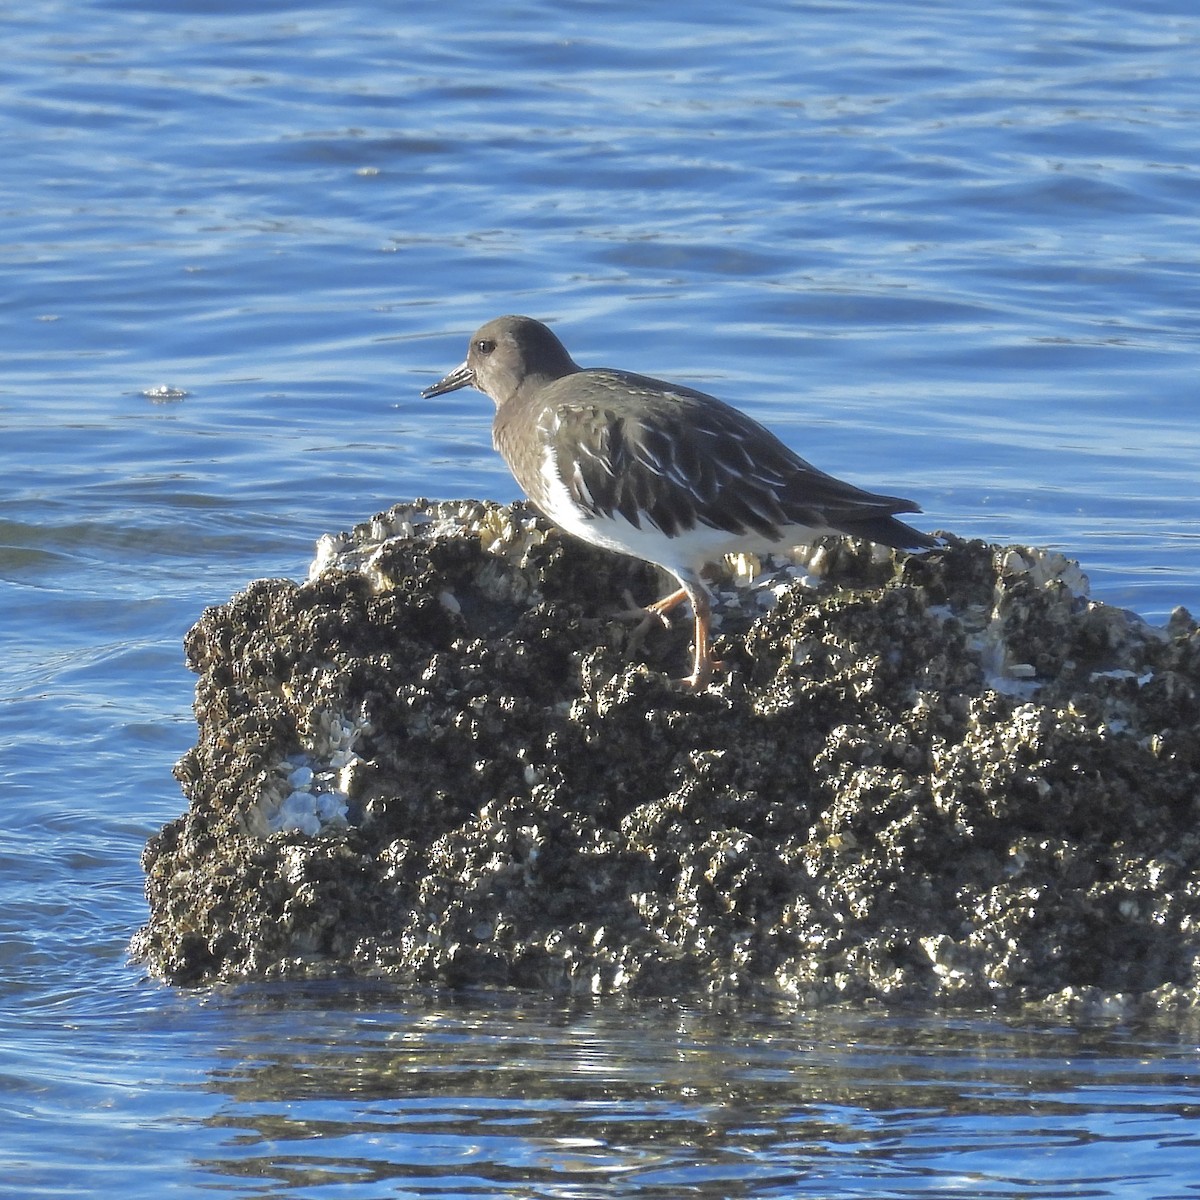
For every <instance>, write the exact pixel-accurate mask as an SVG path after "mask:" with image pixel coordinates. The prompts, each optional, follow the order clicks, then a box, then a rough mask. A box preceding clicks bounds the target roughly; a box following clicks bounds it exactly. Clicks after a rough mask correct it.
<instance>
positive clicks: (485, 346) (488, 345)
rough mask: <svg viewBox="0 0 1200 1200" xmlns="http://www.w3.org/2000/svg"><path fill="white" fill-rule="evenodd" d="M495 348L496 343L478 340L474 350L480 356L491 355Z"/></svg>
mask: <svg viewBox="0 0 1200 1200" xmlns="http://www.w3.org/2000/svg"><path fill="white" fill-rule="evenodd" d="M495 348H496V343H495V342H493V341H492V340H491V338H480V339H479V341H477V342H476V343H475V349H476V350H478V351H479V353H480V354H491V352H492V351H493V350H495Z"/></svg>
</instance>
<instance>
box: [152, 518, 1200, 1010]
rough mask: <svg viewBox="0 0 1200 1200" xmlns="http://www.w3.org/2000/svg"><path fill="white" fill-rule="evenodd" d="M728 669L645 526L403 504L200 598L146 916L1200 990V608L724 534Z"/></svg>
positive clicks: (303, 932)
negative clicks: (613, 533)
mask: <svg viewBox="0 0 1200 1200" xmlns="http://www.w3.org/2000/svg"><path fill="white" fill-rule="evenodd" d="M734 565H735V567H736V568H737V570H738V571H739V572H740V574H741V576H742V579H741V581H740V582H741V583H742V584H747V583H748V582H749V580H750V577H751V576H754V577H756V578H755V579H754V581H753V584H752V585H750V586H738V583H737V582H736V581H735V582H727V583H725V584H723V585H722V588H723V590H722V596H723V603H722V605H721V609H720V613H721V620H722V629H721V637H720V639H719V641H718V643H717V648H718V651H719V652H720V653H721V654H722V656H723V658H724V661H725V667H726V670H725V671H724V672H721V673H718V677H717V678H716V679H715V680H714V682H713V684H712V686H710V687H709V688H708V690H706V691H704V692H702V693H699V694H691V693H687V692H684V691H681V690H680V689H679V688H678V686H676V685H675V684H673V683H672V678H673V677H676V676H678V675H679V674H682V673H683V671H684V669H685V666H686V663H687V650H688V644H689V639H690V634H691V629H690V622H689V621H687V620H686V619H680V620H677V621H676V622H675V625H674V627H673V628H672V629H671V630H665V629H662V628H660V627H655V628H653V629H650V630H648V631H647V630H646V629H644V628H643V629H639V628H638V626H637V623H636V622H632V621H629V620H627V619H624V618H623V617H622V616H621V614H620V612H619V610H621V609H627V608H629V607H630V605H631V603H632V601H631V600H630V598H629V597H633V598H634V600H636V602H637V603H643V604H644V603H646V602H648V601H650V600H653V599H655V598H657V596H658V595H660V594H662V592H663V590H665V589H664V588H663V586H662V582H661V580H660V579H659V577H658V574H657V572H656V571H655V570H654V569H653V568H651V567H648V566H645V565H644V564H640V563H637V562H634V561H632V560H629V559H625V558H621V557H619V556H617V555H614V554H608V553H605V552H603V551H599V550H593V549H591V548H589V547H587V546H584V545H582V544H580V543H578V542H575V541H572V540H570V539H565V538H562V537H560V536H559V534H558V533H557V531H555V530H554V529H553V528H551V527H550V526H549V525H547V524H546V523H545V522H544V521H542V520H541V519H540V518H538V517H537V516H536V514H535V513H534V511H533V510H532V509H530V508H528V507H526V506H523V505H514V506H499V505H494V504H482V503H475V502H456V503H443V504H427V503H424V502H417V503H416V504H414V505H409V506H400V507H397V508H396V509H393V510H392V511H391V512H389V513H386V514H381V515H380V516H379V517H376V518H375V519H374V520H373V521H371V522H369V523H367V524H366V525H363V526H360V527H359V528H358V529H356V530H355V531H354V532H353V533H352V534H347V535H342V536H340V537H338V538H326V539H322V543H321V544H320V546H319V553H318V559H317V562H316V563H314V570H313V573H312V576H311V578H310V579H309V581H308V582H306V583H303V584H296V583H293V582H289V581H285V580H260V581H257V582H255V583H253V584H252V585H251V586H250V587H249V588H247V589H246V591H244V592H242V593H240V594H239V595H237V596H235V597H234V598H233V599H232V600H230V601H229V603H227V604H225V605H222V606H220V607H216V608H211V609H209V610H207V611H206V612H205V613H204V615H203V616H202V617H201V619H200V621H199V622H198V623H197V624H196V626H195V627H194V628H193V629H192V630H191V632H190V633H189V635H188V638H187V643H186V649H187V656H188V662H189V665H190V666H191V668H192V669H193V670H194V671H195V672H196V673H197V674H198V676H199V682H198V685H197V691H196V706H195V707H196V718H197V723H198V726H199V740H198V742H197V744H196V746H195V747H194V748H193V749H192V750H191V751H189V752H188V754H186V755H185V756H184V758H183V759H182V760H181V761H180V763H179V764H178V767H177V768H176V774H177V776H178V778H179V780H180V782H181V784H182V786H183V790H184V793H185V795H186V797H187V800H188V809H187V811H186V813H185V814H184V815H183V816H181V817H180V818H178V819H177V820H175V821H172V822H171V823H170V824H168V825H167V826H165V827H164V828H163V829H162V831H161V832H160V833H158V834H157V835H156V836H155V837H153V838H152V839H151V840H150V842H149V844H148V845H147V847H146V851H145V854H144V858H143V865H144V867H145V870H146V873H147V895H148V899H149V903H150V919H149V922H148V924H147V925H146V926H145V927H144V928H143V929H142V930H140V931H139V932H138V934H137V935H136V936H135V938H134V943H133V953H134V955H135V957H137V958H138V959H140V960H142V961H144V962H145V963H146V964H147V966H148V968H149V970H150V971H151V972H152V973H153V974H154V975H156V976H158V977H161V978H163V979H165V980H168V981H170V982H173V983H178V984H197V983H203V982H210V981H215V980H232V979H240V978H252V977H263V976H301V977H313V976H329V975H337V974H359V975H368V974H369V975H384V976H391V977H395V978H397V979H399V980H402V981H404V982H409V983H414V984H437V985H480V984H483V985H501V986H517V987H527V988H537V989H548V990H554V991H562V992H566V991H575V992H588V993H628V994H646V993H657V994H673V995H689V996H702V995H712V996H724V995H756V996H757V995H764V994H765V995H771V996H779V997H784V998H790V999H794V1000H796V1001H798V1002H800V1003H804V1004H811V1003H820V1002H826V1001H830V1000H839V999H847V1000H864V999H870V998H876V999H880V1000H884V1001H887V1002H893V1001H924V1002H927V1001H937V1002H948V1003H955V1004H958V1003H962V1004H978V1003H1036V1004H1041V1005H1046V1006H1049V1007H1052V1008H1077V1007H1091V1008H1104V1007H1106V1006H1107V1007H1113V1006H1120V1005H1122V1004H1137V1005H1140V1006H1142V1007H1155V1006H1157V1007H1160V1008H1166V1007H1180V1006H1185V1007H1192V1006H1195V1005H1196V1004H1197V999H1198V996H1200V991H1198V986H1197V981H1198V978H1200V977H1198V973H1197V968H1198V965H1200V829H1198V815H1200V739H1198V736H1197V735H1198V732H1200V729H1198V725H1200V699H1198V695H1200V633H1198V631H1197V626H1196V624H1195V623H1194V622H1193V621H1192V620H1191V618H1190V617H1189V616H1188V614H1187V613H1186V612H1184V611H1183V610H1177V612H1176V613H1175V615H1174V616H1173V617H1172V620H1171V622H1170V623H1169V625H1168V626H1167V628H1166V629H1155V628H1151V627H1149V626H1147V625H1146V624H1144V623H1143V622H1141V621H1140V620H1139V619H1138V618H1136V617H1135V616H1133V615H1132V614H1129V613H1126V612H1124V611H1122V610H1119V609H1114V608H1111V607H1107V606H1105V605H1103V604H1099V603H1095V602H1092V601H1089V600H1088V599H1087V598H1086V580H1085V579H1084V577H1083V576H1082V574H1081V573H1080V572H1079V569H1078V567H1077V566H1076V565H1075V564H1074V563H1072V562H1070V561H1069V560H1067V559H1065V558H1063V557H1062V556H1061V555H1058V554H1056V553H1053V552H1050V551H1044V550H1033V549H1027V548H1021V547H995V546H988V545H985V544H984V543H982V542H962V541H959V540H957V539H954V538H947V545H946V546H945V547H944V548H943V549H939V550H936V551H933V552H929V553H927V554H924V555H921V556H913V555H905V554H897V553H894V552H891V551H884V550H881V549H880V548H878V547H873V546H870V545H865V544H862V543H855V542H851V541H848V540H837V539H833V540H828V541H825V542H823V543H821V544H820V545H818V546H816V547H813V548H810V549H808V550H807V551H805V552H803V557H802V558H801V559H800V561H799V565H798V566H797V565H793V564H790V563H784V564H773V565H772V564H768V565H767V566H766V567H763V565H762V564H759V563H756V562H753V561H741V562H739V563H737V564H734Z"/></svg>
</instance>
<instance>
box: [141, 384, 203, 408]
mask: <svg viewBox="0 0 1200 1200" xmlns="http://www.w3.org/2000/svg"><path fill="white" fill-rule="evenodd" d="M190 395H191V393H190V392H188V391H185V390H184V389H183V388H177V387H171V385H170V384H167V383H160V384H159V385H158V387H152V388H145V389H144V390H143V391H142V396H143V397H144V398H145V399H147V400H152V401H153V402H154V403H155V404H171V403H173V402H175V401H177V400H184V399H186V398H187V397H188V396H190Z"/></svg>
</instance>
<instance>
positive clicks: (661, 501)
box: [542, 371, 919, 539]
mask: <svg viewBox="0 0 1200 1200" xmlns="http://www.w3.org/2000/svg"><path fill="white" fill-rule="evenodd" d="M582 374H584V375H591V376H593V377H599V378H595V383H596V385H597V386H595V387H594V388H592V389H591V392H592V397H594V399H593V398H592V397H589V396H588V395H587V393H586V392H584V393H583V394H581V393H580V386H579V385H580V382H581V381H580V376H578V375H576V376H574V377H573V378H574V399H573V400H572V401H570V402H568V403H558V404H555V405H553V406H550V407H548V408H547V409H546V410H545V412H544V415H543V422H544V424H543V428H542V432H543V435H544V436H546V437H548V439H549V441H550V443H551V444H552V446H553V454H554V459H555V463H556V467H557V471H558V474H559V476H560V478H561V479H562V481H563V483H564V484H565V486H566V487H567V489H568V491H569V492H570V495H571V497H572V499H573V500H574V501H575V502H576V503H577V504H579V505H580V506H581V507H582V508H583V509H584V510H585V511H587V512H589V513H591V514H593V515H595V516H600V515H603V516H606V517H612V516H614V515H617V514H619V515H620V516H622V517H624V518H625V519H626V520H627V521H629V522H630V523H631V524H633V525H635V526H639V527H640V526H641V524H642V523H643V522H649V523H650V524H651V525H654V526H657V527H658V528H659V529H661V530H662V531H663V532H664V533H666V534H668V535H673V534H675V533H678V532H680V531H682V530H688V529H691V528H693V527H694V526H696V525H697V524H699V525H705V526H708V527H710V528H713V529H722V530H725V531H727V532H729V533H732V534H742V533H746V532H747V531H753V532H755V533H758V534H761V535H763V536H765V537H768V538H772V539H773V538H776V537H778V536H779V532H780V530H781V528H783V527H785V526H789V525H793V526H794V525H804V526H808V527H810V528H814V529H820V528H834V529H836V528H839V527H841V526H843V525H845V526H848V527H853V526H854V525H855V524H856V523H860V522H863V521H869V520H871V519H872V518H877V517H885V516H887V515H889V514H891V513H896V512H916V511H919V510H918V509H917V506H916V505H915V504H913V503H912V502H911V501H909V500H902V499H900V498H898V497H895V496H879V495H875V494H873V493H871V492H864V491H862V490H861V489H859V488H856V487H854V486H853V485H852V484H849V483H845V482H843V481H842V480H840V479H836V478H835V477H834V476H832V475H827V474H826V473H825V472H824V471H820V470H818V469H817V468H816V467H814V466H812V464H811V463H808V462H805V460H804V459H802V458H800V456H799V455H797V454H795V453H794V452H793V451H791V450H789V449H788V447H787V446H785V445H784V444H783V443H782V442H781V441H780V440H779V439H778V438H777V437H776V436H775V435H774V434H773V433H771V432H770V431H769V430H767V429H765V428H764V427H763V426H761V425H759V424H758V423H757V422H756V421H754V420H753V419H752V418H750V417H748V416H746V414H745V413H742V412H740V411H738V410H737V409H735V408H731V407H730V406H729V405H727V404H724V403H723V402H722V401H719V400H716V399H715V398H713V397H711V396H706V395H704V394H703V393H701V392H695V391H692V390H691V389H689V388H681V387H675V386H673V385H670V384H664V383H660V382H659V381H658V380H652V379H646V378H644V377H642V376H637V375H631V374H628V373H626V372H615V371H614V372H598V371H594V372H583V373H582ZM604 377H611V379H612V381H614V382H619V384H620V386H621V389H622V395H621V398H620V400H619V401H614V400H613V399H612V395H611V391H612V389H611V385H610V386H609V387H608V388H605V387H603V386H601V385H603V384H604V383H605V382H606V380H605V378H604Z"/></svg>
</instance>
